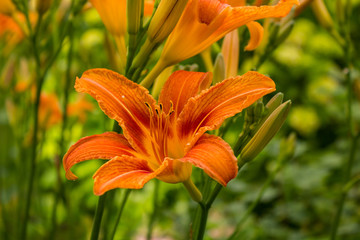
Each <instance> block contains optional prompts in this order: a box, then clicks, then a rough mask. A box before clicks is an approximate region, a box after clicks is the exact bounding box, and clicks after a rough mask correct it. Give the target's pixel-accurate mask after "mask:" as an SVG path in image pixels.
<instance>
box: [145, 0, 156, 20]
mask: <svg viewBox="0 0 360 240" xmlns="http://www.w3.org/2000/svg"><path fill="white" fill-rule="evenodd" d="M154 4H155V1H154V0H145V2H144V16H145V17H149V16H151V14H152V12H153V10H154Z"/></svg>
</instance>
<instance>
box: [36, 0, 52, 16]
mask: <svg viewBox="0 0 360 240" xmlns="http://www.w3.org/2000/svg"><path fill="white" fill-rule="evenodd" d="M51 4H52V0H37V1H36V10H37V12H38V13H39V14H44V13H46V12H47V10H49V8H50V6H51Z"/></svg>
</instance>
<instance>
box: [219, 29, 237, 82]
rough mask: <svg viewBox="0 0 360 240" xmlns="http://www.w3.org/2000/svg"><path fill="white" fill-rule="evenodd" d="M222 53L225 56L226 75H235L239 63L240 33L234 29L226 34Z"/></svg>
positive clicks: (228, 76)
mask: <svg viewBox="0 0 360 240" xmlns="http://www.w3.org/2000/svg"><path fill="white" fill-rule="evenodd" d="M221 53H222V55H223V56H224V62H225V69H226V75H225V78H230V77H235V76H236V75H238V74H237V72H238V65H239V34H238V31H237V30H234V31H232V32H230V33H228V34H226V36H225V38H224V41H223V45H222V49H221Z"/></svg>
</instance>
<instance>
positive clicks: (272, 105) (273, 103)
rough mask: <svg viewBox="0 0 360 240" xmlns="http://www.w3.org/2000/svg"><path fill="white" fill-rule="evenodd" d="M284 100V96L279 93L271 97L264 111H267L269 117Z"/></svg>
mask: <svg viewBox="0 0 360 240" xmlns="http://www.w3.org/2000/svg"><path fill="white" fill-rule="evenodd" d="M283 99H284V94H283V93H281V92H279V93H277V94H275V96H273V97H272V98H271V99H270V101H269V102H268V103H267V104H266V106H265V107H266V109H268V111H269V115H270V114H271V113H272V112H273V111H274V110H275V109H276V108H277V107H278V106H280V104H282V102H283Z"/></svg>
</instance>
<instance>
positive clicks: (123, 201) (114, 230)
mask: <svg viewBox="0 0 360 240" xmlns="http://www.w3.org/2000/svg"><path fill="white" fill-rule="evenodd" d="M130 193H131V189H126V190H125V193H124V196H123V198H122V200H121V204H120V210H119V213H118V216H117V218H116V221H115V225H114V228H113V230H112V233H111V237H110V239H111V240H112V239H114V237H115V234H116V229H117V227H118V225H119V222H120V219H121V215H122V213H123V211H124V208H125V204H126V202H127V200H128V198H129V195H130Z"/></svg>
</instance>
